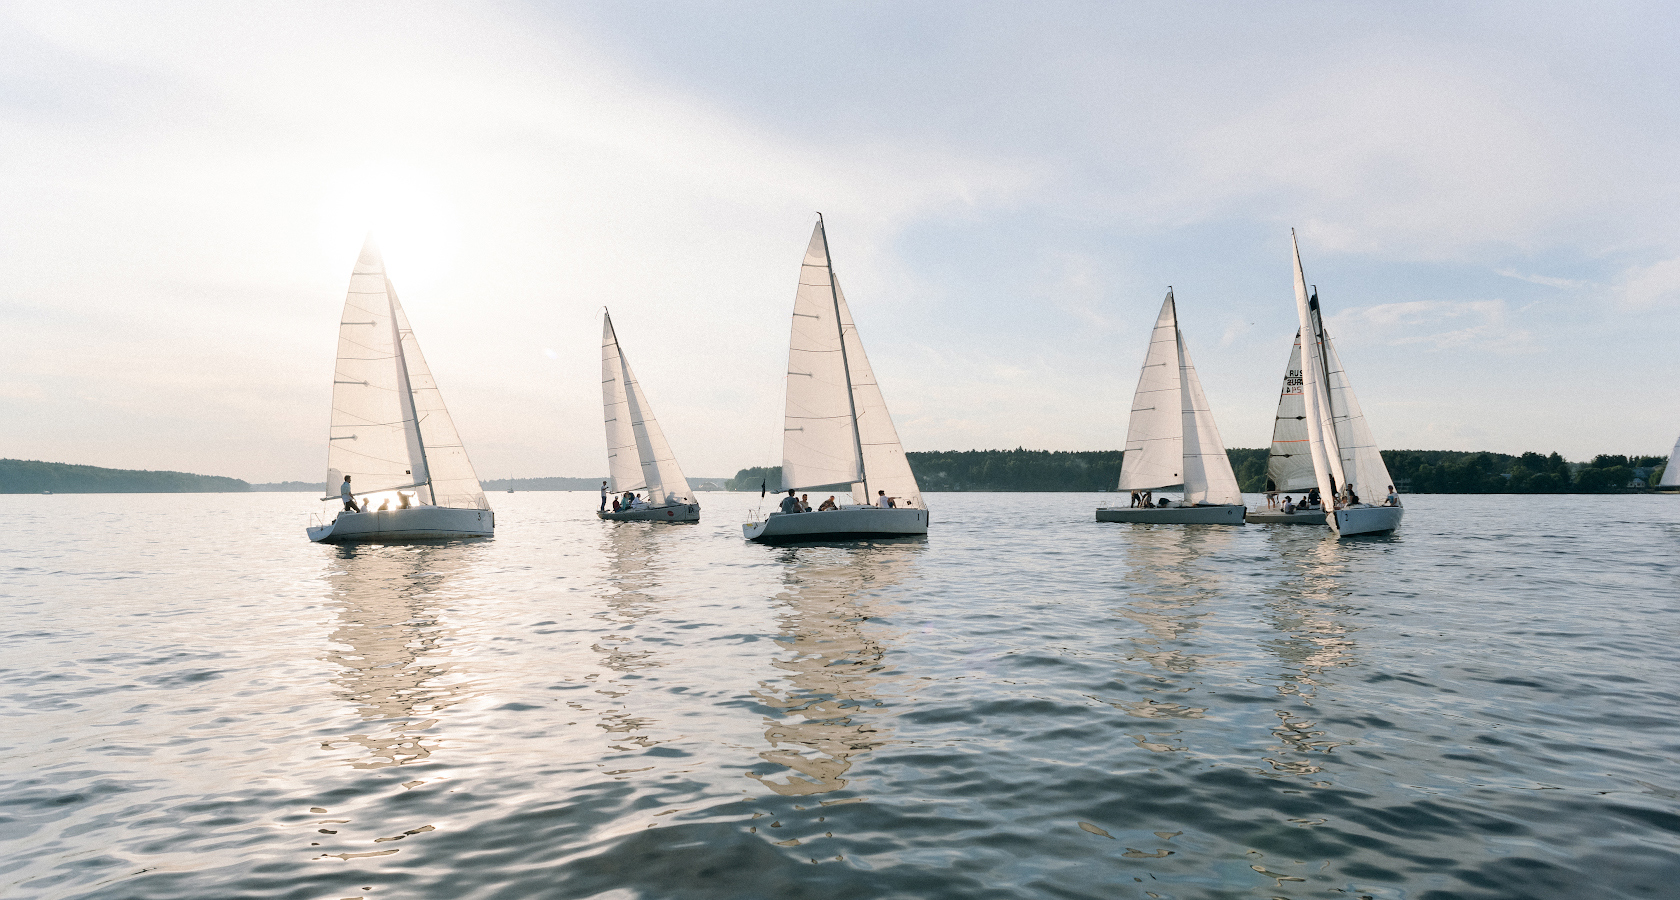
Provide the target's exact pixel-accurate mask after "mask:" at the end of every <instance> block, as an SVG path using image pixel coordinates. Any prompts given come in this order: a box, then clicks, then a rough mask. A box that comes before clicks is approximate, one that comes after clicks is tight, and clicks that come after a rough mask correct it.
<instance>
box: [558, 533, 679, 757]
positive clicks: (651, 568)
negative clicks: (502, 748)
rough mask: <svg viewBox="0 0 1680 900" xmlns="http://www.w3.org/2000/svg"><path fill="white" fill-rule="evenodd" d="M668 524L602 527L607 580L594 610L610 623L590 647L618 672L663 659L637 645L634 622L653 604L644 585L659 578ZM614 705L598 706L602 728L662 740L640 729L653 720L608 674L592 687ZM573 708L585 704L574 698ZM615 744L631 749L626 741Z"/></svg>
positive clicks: (648, 742) (639, 741)
mask: <svg viewBox="0 0 1680 900" xmlns="http://www.w3.org/2000/svg"><path fill="white" fill-rule="evenodd" d="M669 527H670V526H667V525H663V524H651V523H635V522H623V523H613V524H611V525H609V526H608V527H607V529H606V534H605V535H604V537H603V539H602V549H603V550H604V551H605V554H606V557H607V584H606V585H605V586H604V587H603V592H602V595H601V599H602V601H603V606H602V607H601V609H600V610H598V611H597V612H596V613H595V618H596V619H598V620H600V621H601V622H602V623H604V625H605V626H606V627H607V628H608V629H609V630H608V631H607V633H606V634H604V635H603V636H602V637H601V638H600V639H599V640H597V641H596V642H595V643H594V645H593V646H592V647H591V649H593V650H594V651H595V652H596V653H598V654H600V655H601V662H602V664H603V665H605V666H606V667H607V668H608V669H610V670H612V671H613V672H615V673H617V674H618V675H619V676H635V675H636V674H637V673H640V672H642V671H644V670H647V669H652V668H655V667H658V666H660V665H662V663H661V662H660V661H659V660H658V659H656V658H655V657H654V651H652V650H650V649H645V648H641V647H638V646H637V644H638V640H639V638H638V636H637V634H636V625H637V623H638V621H640V620H641V619H642V618H643V617H645V616H647V615H648V614H649V613H651V612H653V611H654V610H655V608H656V607H655V602H656V601H655V599H654V598H653V597H652V596H650V595H649V594H648V593H647V591H649V590H651V589H653V588H654V587H655V586H657V584H658V579H659V572H660V569H661V566H660V559H659V539H660V537H662V536H663V535H664V534H665V532H666V531H667V530H668V529H669ZM595 693H597V694H600V695H601V696H603V697H606V698H607V699H608V701H610V702H611V703H612V704H613V705H611V706H608V707H606V708H605V709H604V710H603V711H602V712H601V723H600V725H601V728H602V729H604V730H605V731H606V732H607V733H608V734H610V735H613V737H614V739H615V740H616V741H618V742H619V743H620V744H635V745H636V746H638V747H643V748H646V747H652V746H653V745H655V744H658V743H661V742H660V741H657V740H654V739H653V738H652V737H651V736H649V735H647V734H644V733H643V732H644V731H645V730H646V729H647V728H648V726H650V725H652V724H654V720H652V719H649V718H646V717H643V716H637V715H634V714H632V713H631V711H630V709H629V706H628V704H627V703H625V702H624V700H623V698H624V697H626V696H628V695H629V693H630V686H629V685H628V684H627V683H625V680H624V679H623V678H620V677H609V679H608V682H607V683H606V684H601V685H599V686H597V687H596V688H595ZM571 706H572V707H573V708H574V709H579V710H581V709H583V706H582V705H581V704H578V703H575V702H574V703H572V704H571ZM614 749H618V750H629V749H631V748H629V747H625V746H615V748H614Z"/></svg>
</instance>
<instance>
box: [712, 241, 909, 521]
mask: <svg viewBox="0 0 1680 900" xmlns="http://www.w3.org/2000/svg"><path fill="white" fill-rule="evenodd" d="M848 488H849V489H850V492H851V495H852V502H851V503H842V504H840V508H839V509H832V510H825V511H822V512H809V513H804V512H801V513H794V512H774V513H771V514H770V515H768V516H766V517H765V518H764V519H763V520H762V521H758V522H747V523H745V524H744V525H742V526H741V530H742V533H743V534H744V535H745V536H746V538H747V540H750V541H760V542H764V543H776V542H784V541H822V540H845V539H853V538H870V537H893V536H901V535H915V534H926V533H927V528H928V512H927V509H926V508H925V507H924V506H923V505H922V492H921V489H920V488H919V487H917V485H916V476H915V475H914V474H912V473H911V471H910V462H909V460H907V459H906V458H905V456H904V446H903V445H902V444H900V443H899V440H898V430H897V429H896V428H894V427H893V422H892V415H891V414H890V413H888V412H887V401H886V399H885V398H884V397H882V395H881V388H880V386H879V385H878V384H876V382H875V372H874V370H873V369H871V368H870V366H869V357H868V356H867V355H866V354H865V353H864V352H863V341H862V339H861V338H859V336H858V331H857V325H856V324H855V323H854V322H853V321H852V313H851V310H850V309H849V308H848V307H847V306H846V297H845V295H844V294H843V293H841V291H840V283H839V281H838V280H837V279H836V278H835V277H834V265H833V262H832V260H830V258H829V255H828V238H827V235H826V234H825V233H824V231H823V221H822V216H821V214H819V215H818V216H817V225H816V228H815V229H814V230H813V231H812V232H811V243H810V244H809V245H808V246H807V247H806V249H805V260H804V262H803V263H802V264H801V266H800V269H799V292H798V293H797V294H796V295H795V297H794V302H793V329H792V335H791V337H790V339H789V342H788V371H787V412H786V418H785V421H784V423H783V427H782V489H783V490H787V491H800V490H823V489H838V490H846V489H848Z"/></svg>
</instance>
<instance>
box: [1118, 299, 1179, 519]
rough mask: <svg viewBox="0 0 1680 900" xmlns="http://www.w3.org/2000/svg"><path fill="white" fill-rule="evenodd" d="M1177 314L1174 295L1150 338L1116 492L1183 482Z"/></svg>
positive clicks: (1143, 489)
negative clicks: (1118, 488) (1118, 489)
mask: <svg viewBox="0 0 1680 900" xmlns="http://www.w3.org/2000/svg"><path fill="white" fill-rule="evenodd" d="M1179 366H1180V362H1179V352H1178V311H1177V309H1176V307H1175V306H1174V305H1173V296H1172V292H1171V291H1168V292H1167V299H1166V301H1165V302H1163V303H1162V304H1161V313H1160V315H1158V316H1156V318H1155V330H1154V331H1153V332H1152V333H1151V334H1150V336H1149V351H1148V352H1147V353H1146V354H1144V358H1143V370H1142V371H1141V372H1139V373H1138V384H1137V392H1136V393H1135V394H1133V395H1132V417H1131V420H1130V422H1129V423H1128V424H1127V426H1126V453H1125V456H1124V457H1122V458H1121V461H1120V490H1122V491H1153V490H1161V489H1163V488H1171V487H1177V486H1179V485H1181V484H1183V483H1184V387H1183V377H1182V375H1181V374H1180V372H1179Z"/></svg>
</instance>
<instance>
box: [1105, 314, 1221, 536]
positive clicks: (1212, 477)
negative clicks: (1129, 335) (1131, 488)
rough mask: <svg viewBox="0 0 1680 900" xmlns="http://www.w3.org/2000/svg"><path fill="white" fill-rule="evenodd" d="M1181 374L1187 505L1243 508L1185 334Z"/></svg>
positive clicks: (1180, 351)
mask: <svg viewBox="0 0 1680 900" xmlns="http://www.w3.org/2000/svg"><path fill="white" fill-rule="evenodd" d="M1178 371H1179V381H1180V382H1181V384H1182V390H1181V393H1182V394H1183V397H1184V412H1183V422H1184V426H1183V427H1184V502H1185V503H1216V504H1232V505H1235V504H1240V503H1242V502H1243V498H1242V488H1240V487H1238V486H1237V475H1236V473H1235V472H1232V471H1231V458H1230V457H1229V456H1227V455H1226V454H1225V442H1224V441H1223V440H1221V439H1220V437H1219V426H1218V425H1216V424H1214V421H1213V410H1211V409H1209V408H1208V402H1207V396H1206V395H1205V394H1203V393H1202V380H1201V379H1200V378H1198V377H1196V366H1195V364H1194V363H1192V362H1191V361H1190V348H1189V347H1188V346H1186V345H1185V343H1184V335H1183V333H1180V334H1179V337H1178ZM1121 465H1122V466H1124V465H1125V463H1124V461H1122V463H1121Z"/></svg>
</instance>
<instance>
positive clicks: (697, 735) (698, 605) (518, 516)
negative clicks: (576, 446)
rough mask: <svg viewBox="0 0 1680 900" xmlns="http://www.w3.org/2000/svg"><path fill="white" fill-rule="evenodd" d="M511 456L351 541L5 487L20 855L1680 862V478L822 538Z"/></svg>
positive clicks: (955, 872)
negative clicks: (1336, 510) (519, 482)
mask: <svg viewBox="0 0 1680 900" xmlns="http://www.w3.org/2000/svg"><path fill="white" fill-rule="evenodd" d="M491 499H492V502H493V503H494V504H495V506H496V508H497V512H498V515H497V518H498V532H497V535H496V538H495V539H494V540H491V541H485V542H479V543H456V544H441V545H432V546H410V547H402V546H395V547H374V546H364V547H348V548H337V547H323V546H316V545H311V544H309V543H308V542H307V541H306V540H305V538H304V534H303V528H304V525H305V524H306V523H307V520H308V513H309V512H310V511H313V510H314V509H316V508H317V504H316V503H314V502H313V501H312V500H311V499H310V495H302V494H253V495H196V496H194V495H140V496H133V495H130V496H122V495H117V496H111V495H104V496H87V495H82V496H51V497H38V496H5V497H0V514H3V516H4V521H5V522H6V523H7V525H6V535H5V540H4V547H3V549H0V572H3V576H0V606H3V609H4V615H5V618H4V628H3V634H4V637H3V643H0V678H3V682H4V683H3V685H0V716H3V718H0V722H3V727H0V760H3V762H0V895H3V896H5V897H101V898H186V897H191V898H225V897H287V898H346V897H366V898H382V897H389V898H393V900H394V898H409V897H422V898H509V900H512V898H531V897H592V896H603V897H624V898H630V897H646V898H714V897H715V898H754V897H764V898H799V897H812V898H817V897H820V898H834V897H962V898H1016V897H1022V898H1025V897H1034V898H1036V897H1055V898H1071V897H1102V898H1133V897H1136V898H1226V897H1230V898H1238V897H1241V898H1268V897H1288V898H1303V897H1325V898H1350V900H1351V898H1360V897H1368V898H1402V897H1404V898H1445V897H1489V898H1492V897H1513V898H1515V897H1523V898H1550V897H1557V898H1581V897H1595V898H1602V897H1657V896H1670V897H1672V896H1676V895H1677V894H1680V887H1677V885H1680V765H1677V762H1676V760H1677V757H1680V666H1677V665H1676V662H1677V659H1680V652H1677V650H1676V647H1677V645H1680V563H1677V562H1676V560H1680V497H1658V496H1630V497H1455V496H1419V497H1412V498H1408V505H1409V509H1408V513H1407V519H1406V523H1405V526H1404V528H1403V529H1402V531H1401V532H1400V533H1398V534H1397V535H1395V536H1393V537H1386V538H1366V539H1350V540H1343V541H1339V542H1338V541H1336V540H1334V539H1331V538H1329V537H1327V533H1326V532H1325V531H1324V530H1323V529H1313V528H1305V527H1264V526H1249V527H1246V528H1212V527H1151V526H1133V525H1120V524H1103V525H1099V524H1096V523H1095V522H1093V521H1092V512H1093V510H1094V508H1095V507H1096V506H1097V505H1099V503H1102V502H1104V501H1113V500H1115V499H1123V498H1118V497H1117V496H1116V495H1098V494H945V495H940V494H933V495H929V497H928V505H929V507H930V509H931V510H932V512H933V530H932V532H931V533H930V534H929V535H928V537H927V538H926V539H925V540H920V539H917V540H906V541H898V542H883V543H876V544H872V545H850V546H827V547H822V546H819V547H803V548H797V549H785V548H783V549H777V548H767V547H761V546H757V545H750V544H747V543H745V542H744V541H742V540H741V536H740V527H739V526H740V522H741V521H743V520H744V519H745V518H746V515H747V513H748V512H749V511H750V510H751V509H752V508H753V507H754V506H755V505H756V504H757V503H758V502H759V501H758V498H757V496H756V495H740V494H702V495H701V500H702V504H703V506H704V509H705V514H704V515H705V518H704V521H703V522H701V523H700V524H699V525H695V526H657V525H639V524H603V523H600V522H597V521H595V520H594V518H593V517H592V516H591V515H590V513H591V511H592V510H593V509H594V506H595V502H596V498H595V497H594V495H589V494H563V493H521V494H495V495H492V498H491Z"/></svg>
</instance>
